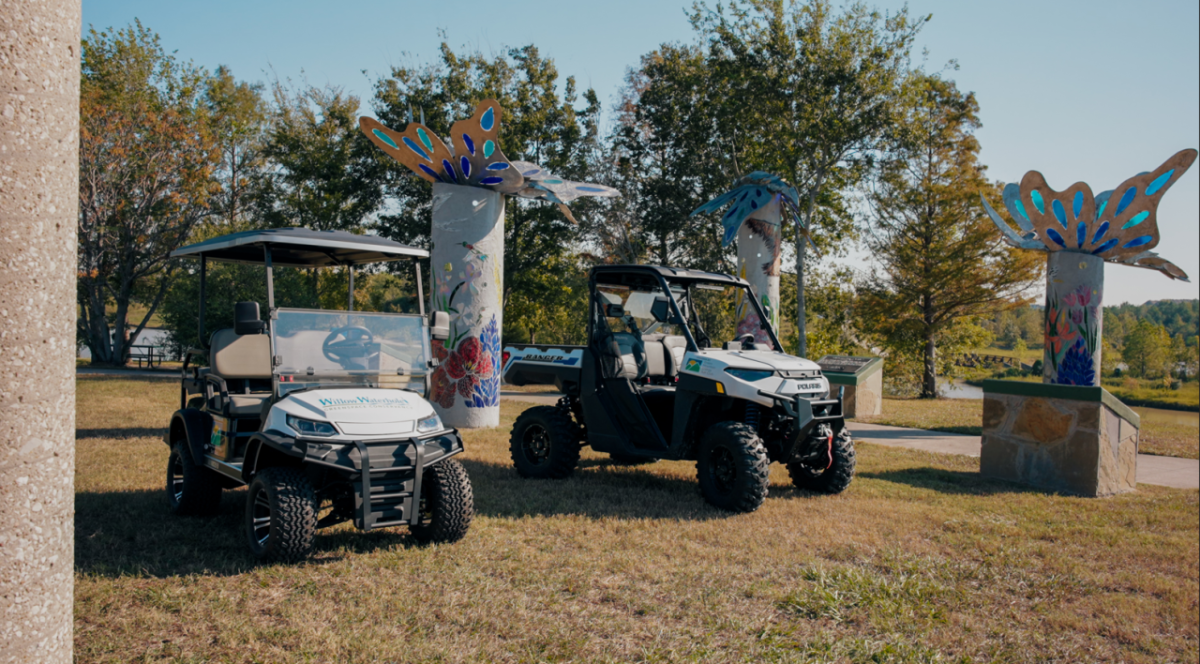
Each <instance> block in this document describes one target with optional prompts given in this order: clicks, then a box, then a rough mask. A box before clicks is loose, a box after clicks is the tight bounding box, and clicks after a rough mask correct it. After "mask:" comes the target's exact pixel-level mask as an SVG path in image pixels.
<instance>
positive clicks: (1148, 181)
mask: <svg viewBox="0 0 1200 664" xmlns="http://www.w3.org/2000/svg"><path fill="white" fill-rule="evenodd" d="M1196 156H1197V153H1196V151H1195V150H1183V151H1180V152H1177V153H1175V154H1174V155H1172V156H1171V158H1170V159H1168V160H1166V161H1165V162H1163V164H1162V165H1161V166H1159V167H1158V168H1156V169H1154V170H1153V171H1150V172H1148V173H1140V174H1138V175H1135V176H1133V177H1131V178H1129V179H1128V180H1126V181H1124V182H1122V183H1121V184H1120V186H1118V187H1116V188H1115V189H1113V190H1112V191H1111V192H1105V193H1106V194H1108V195H1107V196H1104V202H1103V203H1101V204H1100V205H1098V207H1097V209H1098V212H1097V214H1096V221H1097V222H1098V223H1099V225H1101V226H1104V225H1107V227H1108V232H1107V239H1106V240H1105V241H1104V242H1105V243H1106V244H1107V243H1108V242H1109V241H1111V240H1114V239H1115V240H1117V243H1116V244H1114V245H1113V246H1111V248H1110V249H1108V250H1107V251H1106V252H1104V254H1103V255H1104V258H1105V259H1106V260H1114V261H1120V262H1129V260H1130V259H1137V260H1141V258H1139V257H1143V256H1144V255H1145V254H1147V252H1148V250H1150V249H1153V248H1154V247H1156V246H1157V245H1158V243H1159V234H1158V218H1157V213H1158V204H1159V202H1160V201H1161V200H1162V197H1163V195H1164V194H1166V193H1167V190H1168V189H1170V188H1171V186H1172V185H1173V184H1175V182H1177V181H1178V180H1179V178H1180V176H1182V175H1183V174H1184V172H1185V171H1187V169H1188V168H1190V167H1191V165H1192V164H1193V163H1194V162H1195V161H1196ZM1099 199H1100V197H1097V201H1098V202H1099ZM1146 260H1148V261H1149V263H1146V264H1142V263H1138V262H1136V260H1135V261H1134V262H1132V263H1130V264H1131V265H1139V266H1141V267H1151V268H1152V269H1156V270H1160V271H1162V272H1164V273H1165V274H1167V275H1168V276H1171V277H1172V278H1175V279H1180V278H1186V275H1183V276H1182V277H1181V276H1178V275H1180V274H1183V272H1182V270H1180V269H1179V268H1178V267H1175V266H1174V265H1172V264H1171V263H1169V262H1167V261H1165V260H1163V259H1161V258H1156V257H1155V258H1153V259H1152V260H1151V259H1149V258H1147V259H1146ZM1165 266H1170V269H1168V268H1166V267H1165Z"/></svg>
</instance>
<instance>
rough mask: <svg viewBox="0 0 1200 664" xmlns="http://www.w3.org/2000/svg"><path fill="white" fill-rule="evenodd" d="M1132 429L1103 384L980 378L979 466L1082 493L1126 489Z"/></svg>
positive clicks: (988, 472)
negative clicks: (980, 426)
mask: <svg viewBox="0 0 1200 664" xmlns="http://www.w3.org/2000/svg"><path fill="white" fill-rule="evenodd" d="M1005 383H1007V384H1005ZM1139 426H1140V422H1139V420H1138V416H1137V414H1135V413H1134V412H1133V411H1131V410H1130V409H1129V408H1128V407H1126V406H1125V405H1124V404H1122V403H1121V402H1120V401H1117V400H1116V398H1115V397H1113V396H1112V395H1111V394H1109V393H1108V392H1106V391H1104V390H1103V388H1099V387H1069V388H1067V387H1063V386H1057V385H1039V384H1028V383H1025V384H1020V383H1010V382H1009V381H986V382H985V385H984V400H983V447H982V450H981V452H980V458H979V470H980V473H982V474H983V475H985V476H987V477H994V478H998V479H1004V480H1011V481H1015V482H1022V483H1025V484H1029V485H1032V486H1036V487H1038V488H1042V489H1049V490H1053V491H1061V492H1064V493H1071V494H1077V495H1083V496H1111V495H1114V494H1118V493H1124V492H1127V491H1133V490H1134V489H1135V487H1136V482H1137V450H1138V431H1139Z"/></svg>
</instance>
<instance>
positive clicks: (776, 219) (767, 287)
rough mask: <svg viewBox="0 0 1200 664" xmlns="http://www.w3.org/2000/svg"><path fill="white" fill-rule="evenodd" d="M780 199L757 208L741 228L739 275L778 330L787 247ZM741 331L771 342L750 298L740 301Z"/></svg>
mask: <svg viewBox="0 0 1200 664" xmlns="http://www.w3.org/2000/svg"><path fill="white" fill-rule="evenodd" d="M782 243H783V235H782V232H781V230H780V210H779V200H778V199H776V200H773V201H772V202H771V203H770V204H768V205H766V206H764V207H763V208H762V209H760V210H757V211H756V212H754V213H753V214H751V215H750V216H749V217H747V218H746V221H745V223H743V224H742V226H741V228H740V229H738V234H737V256H738V276H739V277H741V278H743V279H745V280H746V281H748V282H750V289H751V290H752V291H753V292H754V295H755V296H756V297H757V298H758V302H759V304H760V305H762V308H763V310H764V311H765V312H766V313H767V316H768V317H769V319H770V323H771V326H772V327H773V328H774V329H775V333H776V334H780V330H779V256H780V254H781V252H782V251H783V245H782ZM737 319H738V326H737V333H738V335H742V334H747V333H750V334H753V335H754V338H755V340H756V342H757V343H765V344H767V345H771V337H770V336H769V335H768V334H767V332H766V330H763V329H761V327H760V326H759V321H758V313H757V312H755V310H754V308H753V307H752V306H750V303H749V302H746V301H744V300H741V299H739V300H738V303H737Z"/></svg>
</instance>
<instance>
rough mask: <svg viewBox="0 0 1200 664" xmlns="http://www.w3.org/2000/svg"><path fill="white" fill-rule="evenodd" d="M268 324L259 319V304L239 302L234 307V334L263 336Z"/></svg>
mask: <svg viewBox="0 0 1200 664" xmlns="http://www.w3.org/2000/svg"><path fill="white" fill-rule="evenodd" d="M265 327H266V324H265V323H263V322H262V319H261V318H259V317H258V303H257V302H238V303H237V304H235V305H233V333H234V334H236V335H238V336H241V335H243V334H262V331H263V328H265Z"/></svg>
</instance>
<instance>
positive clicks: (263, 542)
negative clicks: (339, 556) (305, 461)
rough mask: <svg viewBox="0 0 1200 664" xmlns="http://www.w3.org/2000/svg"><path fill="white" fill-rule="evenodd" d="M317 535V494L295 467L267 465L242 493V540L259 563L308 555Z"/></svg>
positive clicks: (291, 559) (294, 558)
mask: <svg viewBox="0 0 1200 664" xmlns="http://www.w3.org/2000/svg"><path fill="white" fill-rule="evenodd" d="M316 535H317V495H316V492H314V491H313V488H312V483H310V482H309V481H308V477H306V476H305V475H304V472H303V471H301V470H299V469H297V468H267V469H266V470H264V471H262V472H261V473H259V474H258V475H257V476H256V477H255V478H254V481H252V482H250V489H249V491H247V492H246V539H247V542H248V543H249V544H250V552H251V553H253V554H254V556H255V557H256V558H258V559H259V560H261V561H263V562H272V563H274V562H297V561H300V560H303V559H304V558H307V557H308V554H309V553H310V552H311V551H312V547H313V540H314V539H315V538H316Z"/></svg>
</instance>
